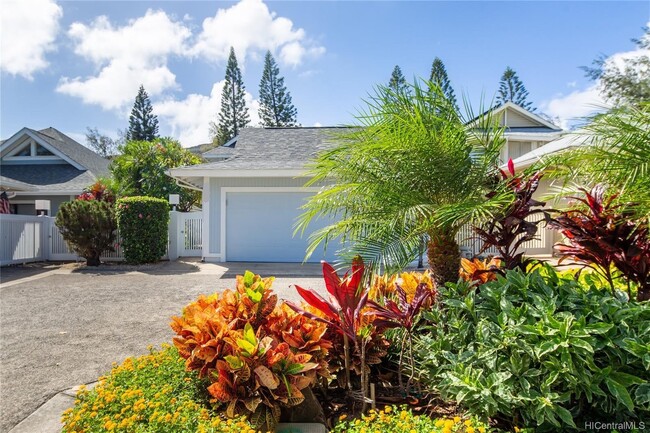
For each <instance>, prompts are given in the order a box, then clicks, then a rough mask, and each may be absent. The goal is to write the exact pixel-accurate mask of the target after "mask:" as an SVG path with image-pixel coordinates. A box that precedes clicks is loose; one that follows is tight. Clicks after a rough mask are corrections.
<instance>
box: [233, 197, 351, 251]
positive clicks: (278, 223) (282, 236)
mask: <svg viewBox="0 0 650 433" xmlns="http://www.w3.org/2000/svg"><path fill="white" fill-rule="evenodd" d="M309 196H310V193H305V192H263V193H262V192H226V238H225V240H226V260H227V261H229V262H286V263H299V262H302V261H303V260H304V258H305V251H306V249H307V245H308V244H309V241H308V237H309V233H307V232H305V234H304V235H303V237H301V236H300V234H299V233H298V234H296V236H293V231H294V224H295V222H296V218H297V217H298V216H299V215H300V214H301V213H302V210H301V209H300V207H301V206H302V205H303V204H305V202H306V200H307V198H308V197H309ZM325 225H326V224H325V222H324V221H315V222H312V223H311V224H310V226H309V228H308V230H309V231H313V230H315V229H318V228H321V227H323V226H325ZM338 248H339V245H338V243H335V242H330V244H329V245H328V248H327V255H326V256H325V255H324V254H323V251H322V249H319V250H318V251H316V252H315V253H314V254H312V256H311V257H310V258H309V260H308V261H309V262H319V261H320V260H323V259H325V260H328V261H333V260H334V259H335V253H336V250H337V249H338Z"/></svg>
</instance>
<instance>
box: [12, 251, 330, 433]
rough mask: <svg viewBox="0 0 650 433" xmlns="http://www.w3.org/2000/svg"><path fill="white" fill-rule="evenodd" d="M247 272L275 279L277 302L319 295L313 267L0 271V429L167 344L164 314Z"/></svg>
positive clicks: (167, 265) (175, 265) (186, 265)
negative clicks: (301, 292)
mask: <svg viewBox="0 0 650 433" xmlns="http://www.w3.org/2000/svg"><path fill="white" fill-rule="evenodd" d="M247 268H252V270H253V271H255V272H257V273H260V274H261V275H262V276H271V275H275V276H277V278H276V280H275V282H274V284H273V288H274V290H275V291H276V292H277V293H278V294H279V296H280V298H284V299H292V300H298V299H299V298H298V297H297V294H296V293H295V289H293V288H292V287H289V286H290V285H292V284H298V285H301V286H303V287H311V288H315V289H318V290H324V285H323V281H322V278H321V277H320V276H319V275H320V266H319V265H306V266H300V265H285V264H278V265H271V264H263V265H253V264H233V265H231V264H228V267H227V268H226V267H222V266H218V265H215V264H202V263H198V262H163V263H161V264H156V265H149V266H143V267H139V268H132V267H127V266H124V265H108V266H102V269H100V270H96V271H92V270H90V271H89V270H87V269H85V268H84V267H80V266H79V265H76V264H68V265H64V266H59V267H55V268H48V269H46V270H44V271H41V272H34V270H33V268H27V269H26V270H25V271H24V276H25V277H26V278H22V279H21V278H20V277H21V275H20V273H21V272H22V271H21V269H12V268H3V269H2V270H1V271H0V272H2V284H0V433H6V432H8V431H9V430H10V429H11V428H12V427H13V426H15V425H16V424H18V423H19V422H20V421H21V420H23V419H24V418H25V417H27V416H28V415H29V414H30V413H32V412H33V411H34V410H36V409H37V408H38V407H39V406H40V405H42V404H43V403H45V402H46V401H47V400H48V399H50V398H51V397H52V396H54V395H55V394H57V393H58V392H59V391H62V390H64V389H68V388H71V387H73V386H75V385H78V384H82V383H89V382H93V381H95V380H96V379H97V377H99V376H101V375H102V374H105V373H106V372H108V371H109V370H110V369H111V364H112V363H113V362H118V363H119V362H122V361H123V360H124V359H125V358H127V357H129V356H133V355H141V354H145V353H147V346H149V345H153V346H159V345H160V344H161V343H163V342H170V341H171V338H172V336H173V333H172V331H171V329H170V328H169V319H170V317H171V316H173V315H178V314H180V313H181V309H182V308H183V306H185V305H186V304H188V303H189V302H191V301H192V300H194V299H195V298H196V297H197V296H198V295H199V294H201V293H205V294H207V293H213V292H215V291H222V290H224V289H226V288H231V287H234V277H235V275H237V274H238V273H242V272H243V271H244V270H245V269H247ZM134 269H135V270H134ZM16 274H17V275H16Z"/></svg>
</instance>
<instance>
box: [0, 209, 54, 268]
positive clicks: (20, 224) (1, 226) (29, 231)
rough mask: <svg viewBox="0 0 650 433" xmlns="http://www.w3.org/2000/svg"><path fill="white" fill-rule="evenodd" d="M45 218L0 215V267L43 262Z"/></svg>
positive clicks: (47, 223)
mask: <svg viewBox="0 0 650 433" xmlns="http://www.w3.org/2000/svg"><path fill="white" fill-rule="evenodd" d="M48 225H49V219H48V218H47V217H37V216H29V215H8V214H2V215H0V266H4V265H10V264H14V263H29V262H38V261H42V260H45V259H46V258H47V257H46V256H45V254H46V251H45V248H44V247H45V244H46V243H47V238H46V237H45V233H47V227H48Z"/></svg>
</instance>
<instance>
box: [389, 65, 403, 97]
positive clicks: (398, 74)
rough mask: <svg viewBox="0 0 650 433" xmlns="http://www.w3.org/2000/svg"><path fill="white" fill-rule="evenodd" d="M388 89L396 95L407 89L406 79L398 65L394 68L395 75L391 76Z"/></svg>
mask: <svg viewBox="0 0 650 433" xmlns="http://www.w3.org/2000/svg"><path fill="white" fill-rule="evenodd" d="M388 87H389V88H390V89H392V90H393V91H394V92H396V93H399V92H403V91H405V90H406V89H407V86H406V79H405V78H404V75H403V74H402V69H400V67H399V66H398V65H395V67H394V68H393V73H392V74H391V76H390V81H389V82H388Z"/></svg>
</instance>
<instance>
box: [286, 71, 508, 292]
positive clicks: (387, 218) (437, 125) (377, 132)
mask: <svg viewBox="0 0 650 433" xmlns="http://www.w3.org/2000/svg"><path fill="white" fill-rule="evenodd" d="M409 87H410V89H411V91H410V92H395V91H394V90H393V89H390V88H388V87H378V88H377V89H376V90H375V94H374V95H371V97H370V99H369V100H368V101H366V104H367V107H366V108H365V109H364V110H362V111H360V113H359V114H358V115H357V116H356V120H357V124H356V125H353V127H352V128H350V129H349V130H347V131H346V132H344V133H342V134H340V135H338V136H336V137H334V139H335V140H336V141H337V144H338V145H337V147H336V148H334V149H332V150H330V151H328V152H325V153H323V154H321V155H320V156H319V157H318V158H317V159H316V161H315V162H314V163H313V164H312V166H311V170H310V175H311V176H313V177H312V178H311V180H310V181H309V182H308V185H321V184H322V183H323V181H331V180H333V181H334V182H333V183H332V182H327V183H326V184H328V185H330V186H326V187H323V188H322V189H321V191H320V192H319V193H318V194H316V195H315V196H313V197H312V198H311V199H310V200H309V202H308V203H307V204H306V205H305V207H304V209H305V212H304V213H303V214H302V216H301V218H300V220H299V222H298V226H297V227H298V229H297V230H303V231H304V230H305V229H306V228H307V226H308V224H309V222H310V221H312V220H314V219H316V218H319V217H322V216H327V217H334V220H335V221H336V222H335V223H333V224H331V225H329V226H327V227H325V228H323V229H321V230H317V231H316V232H314V233H313V234H312V236H311V238H310V248H309V250H308V254H311V253H312V252H313V251H314V250H315V249H316V247H317V246H318V245H319V244H325V245H327V243H328V242H329V241H331V240H333V239H335V238H341V239H343V240H344V241H345V245H348V246H349V247H348V249H347V253H348V254H352V253H355V254H360V255H361V256H362V257H363V258H364V260H366V261H367V262H370V263H371V264H374V265H375V266H376V265H379V266H381V267H383V268H384V269H394V268H401V267H404V266H406V265H407V264H408V263H410V262H411V261H412V260H414V258H415V257H417V253H418V250H419V249H420V242H421V239H422V236H424V235H426V236H427V238H428V244H427V255H428V259H429V266H430V267H431V269H432V270H433V272H434V275H435V276H436V279H437V280H438V282H445V281H456V280H457V279H458V269H459V264H460V252H459V248H458V243H457V241H456V234H457V232H458V230H459V228H460V227H461V226H462V225H463V224H465V223H467V222H469V221H477V220H482V219H485V218H486V217H489V216H491V215H493V214H494V212H496V211H497V210H498V209H502V208H503V206H504V205H506V203H508V200H510V199H511V197H510V196H508V195H507V194H506V193H502V194H497V195H495V196H493V197H491V199H486V197H485V193H486V188H487V187H488V186H489V185H490V183H491V181H492V180H493V179H494V173H495V170H496V167H497V166H498V162H499V154H500V150H501V147H502V146H503V143H504V140H503V135H502V134H503V130H502V129H501V128H498V127H497V126H496V123H495V122H494V121H493V119H492V118H490V116H489V114H488V115H481V116H478V117H476V118H474V120H472V121H471V122H465V121H464V119H463V118H461V116H460V115H459V114H458V112H457V110H456V108H455V106H454V104H453V103H452V102H451V101H449V100H448V99H447V98H446V97H445V95H444V93H443V92H442V91H441V90H440V88H439V87H438V86H437V85H436V84H435V83H431V82H421V81H416V82H415V83H414V84H412V85H409ZM469 111H471V110H469ZM470 114H471V113H470ZM472 117H473V116H472ZM492 186H494V185H493V184H492ZM344 257H347V256H346V255H345V254H344Z"/></svg>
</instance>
